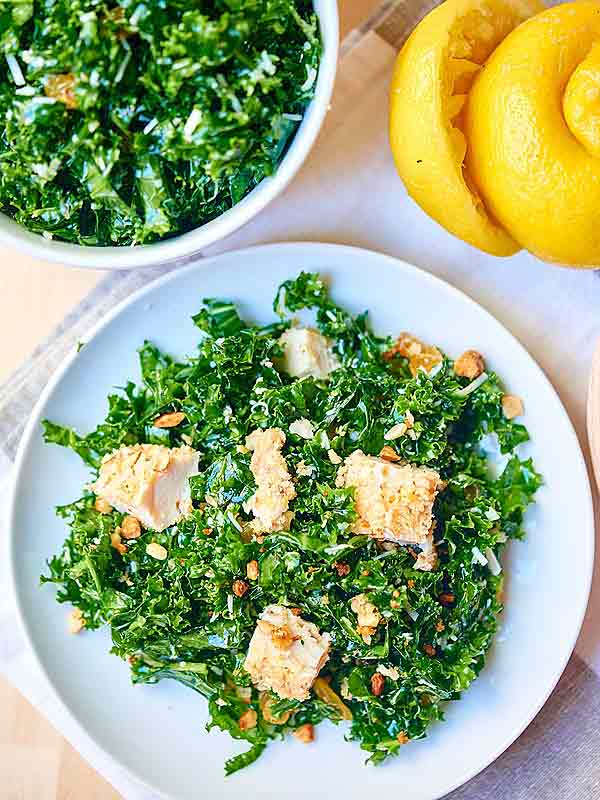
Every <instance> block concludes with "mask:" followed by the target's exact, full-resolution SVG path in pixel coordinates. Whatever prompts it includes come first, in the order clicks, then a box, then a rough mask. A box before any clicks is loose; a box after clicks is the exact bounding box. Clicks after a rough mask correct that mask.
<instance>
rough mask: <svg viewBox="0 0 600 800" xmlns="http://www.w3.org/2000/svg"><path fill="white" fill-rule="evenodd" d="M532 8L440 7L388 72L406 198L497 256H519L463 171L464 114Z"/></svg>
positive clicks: (484, 2) (479, 0) (489, 1)
mask: <svg viewBox="0 0 600 800" xmlns="http://www.w3.org/2000/svg"><path fill="white" fill-rule="evenodd" d="M541 9H543V5H542V4H541V3H540V2H538V0H446V2H444V3H443V4H442V5H441V6H438V7H437V8H435V9H434V10H433V11H431V12H430V13H429V14H428V16H427V17H425V19H424V20H422V22H420V23H419V25H418V26H417V27H416V28H415V30H414V31H413V33H412V34H411V36H410V38H409V39H408V41H407V42H406V44H405V45H404V47H403V48H402V50H401V52H400V54H399V56H398V59H397V62H396V67H395V70H394V75H393V79H392V89H391V105H390V142H391V147H392V152H393V154H394V160H395V162H396V167H397V169H398V172H399V174H400V177H401V178H402V180H403V181H404V184H405V186H406V189H407V191H408V193H409V194H410V195H411V197H412V198H413V199H414V200H415V201H416V202H417V203H418V204H419V205H420V206H421V207H422V208H423V209H424V210H425V211H426V212H427V213H428V214H429V215H430V216H431V217H433V218H434V219H435V220H437V222H439V223H440V225H443V226H444V228H446V229H447V230H449V231H450V232H451V233H453V234H455V235H456V236H459V237H460V238H461V239H464V240H465V241H467V242H469V243H470V244H472V245H475V247H479V248H480V249H481V250H485V251H486V252H488V253H491V254H493V255H496V256H509V255H512V254H513V253H515V252H516V251H517V250H519V249H520V247H519V245H518V244H517V243H516V242H515V241H514V240H513V239H512V237H511V236H510V235H509V234H508V233H507V232H506V231H505V230H504V229H503V228H502V227H501V226H500V225H499V224H497V223H496V221H495V220H494V219H493V217H492V216H491V215H490V213H489V212H488V210H487V209H486V207H485V205H484V203H483V201H482V199H481V197H480V196H479V194H478V193H477V191H476V189H475V188H474V185H473V182H472V181H471V180H470V179H469V175H468V172H467V170H466V168H465V154H466V150H467V140H466V139H465V135H464V133H463V109H464V106H465V103H466V99H467V95H468V92H469V90H470V87H471V84H472V83H473V80H474V79H475V77H476V75H477V74H478V72H479V71H480V69H481V67H482V66H483V64H484V63H485V61H486V59H487V58H488V56H489V55H490V54H491V53H492V52H493V51H494V49H495V48H496V47H497V46H498V44H499V43H500V42H501V41H502V40H503V39H504V38H505V37H506V36H507V35H508V34H509V33H510V31H512V30H513V29H514V28H515V27H516V26H517V25H519V24H520V23H521V22H523V21H524V20H525V19H527V18H528V17H530V16H532V15H533V14H535V13H537V12H538V11H540V10H541Z"/></svg>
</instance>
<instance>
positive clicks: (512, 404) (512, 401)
mask: <svg viewBox="0 0 600 800" xmlns="http://www.w3.org/2000/svg"><path fill="white" fill-rule="evenodd" d="M502 411H503V413H504V416H505V417H506V419H514V418H515V417H520V416H521V414H524V413H525V407H524V406H523V401H522V400H521V398H520V397H517V396H516V395H514V394H505V395H504V397H503V398H502Z"/></svg>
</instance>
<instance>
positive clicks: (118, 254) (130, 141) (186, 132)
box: [0, 0, 339, 269]
mask: <svg viewBox="0 0 600 800" xmlns="http://www.w3.org/2000/svg"><path fill="white" fill-rule="evenodd" d="M338 35H339V32H338V17H337V4H336V3H335V2H334V0H314V2H312V0H253V1H252V2H245V0H244V1H243V0H202V2H199V3H195V4H190V3H188V2H186V0H143V1H142V0H124V1H123V2H121V3H117V2H111V1H110V0H76V2H73V1H72V0H26V1H25V2H20V3H15V4H12V3H8V4H4V6H3V7H2V8H1V9H0V41H1V43H2V56H1V62H2V63H1V64H0V107H1V108H2V112H1V114H2V135H1V136H0V163H1V165H2V168H1V170H0V241H2V242H4V243H6V244H9V245H11V246H14V247H16V248H19V249H21V250H23V251H25V252H28V253H29V254H31V255H34V256H36V257H39V258H43V259H46V260H51V261H59V262H61V263H65V264H70V265H74V266H83V267H97V268H102V269H126V268H132V267H139V266H149V265H152V264H156V263H161V262H165V261H170V260H175V259H178V258H181V257H184V256H189V255H191V254H193V253H196V252H198V251H199V250H200V249H201V248H204V247H206V246H208V245H210V244H212V243H214V242H216V241H218V240H220V239H222V238H223V237H225V236H227V235H228V234H230V233H231V232H233V231H234V230H236V229H237V228H238V227H240V226H241V225H243V224H244V223H246V222H247V221H248V220H250V219H251V218H252V217H253V216H254V215H256V214H257V213H258V212H259V211H261V210H262V209H263V208H264V207H265V206H266V205H267V204H268V203H269V202H270V201H271V200H273V198H274V197H275V196H276V195H277V194H279V192H281V191H282V189H283V188H284V187H285V186H286V185H287V183H288V182H289V181H290V180H291V179H292V177H293V175H294V174H295V173H296V171H297V170H298V169H299V168H300V166H301V164H302V163H303V161H304V159H305V158H306V156H307V155H308V152H309V150H310V148H311V147H312V145H313V143H314V141H315V139H316V137H317V134H318V132H319V130H320V127H321V124H322V122H323V120H324V117H325V115H326V113H327V109H328V106H329V102H330V98H331V93H332V89H333V82H334V78H335V72H336V66H337V52H338Z"/></svg>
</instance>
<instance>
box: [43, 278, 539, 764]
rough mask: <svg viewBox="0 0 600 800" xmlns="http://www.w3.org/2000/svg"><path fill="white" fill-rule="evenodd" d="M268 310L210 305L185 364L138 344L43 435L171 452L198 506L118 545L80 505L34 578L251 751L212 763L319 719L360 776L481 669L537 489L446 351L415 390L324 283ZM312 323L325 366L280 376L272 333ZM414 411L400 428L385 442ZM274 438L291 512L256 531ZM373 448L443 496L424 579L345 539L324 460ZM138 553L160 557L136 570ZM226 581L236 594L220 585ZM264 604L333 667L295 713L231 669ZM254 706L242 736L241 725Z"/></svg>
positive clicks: (139, 675)
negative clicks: (345, 746) (288, 616)
mask: <svg viewBox="0 0 600 800" xmlns="http://www.w3.org/2000/svg"><path fill="white" fill-rule="evenodd" d="M274 308H275V310H276V311H277V313H278V315H279V321H276V322H273V323H271V324H269V325H266V326H257V325H254V324H251V323H249V322H246V321H244V320H243V319H242V318H241V317H240V315H239V313H238V311H237V310H236V308H235V306H234V305H232V304H231V303H230V302H228V301H227V300H223V299H214V298H213V299H206V300H205V301H204V305H203V307H202V309H201V310H200V312H199V313H198V314H197V315H196V316H195V317H194V321H195V323H196V325H197V327H198V329H199V331H198V333H199V344H198V349H197V352H196V353H195V354H194V355H193V356H192V357H191V358H188V359H186V360H184V361H181V362H180V361H177V360H174V359H172V358H171V357H170V356H168V355H166V354H163V353H161V352H160V351H159V350H158V349H157V348H156V347H155V346H154V345H152V344H151V343H148V342H146V343H145V344H144V345H143V346H142V347H141V349H140V369H141V383H140V384H139V385H135V384H134V383H132V382H130V383H128V384H127V385H126V386H125V387H124V389H123V390H121V391H119V392H117V393H115V394H113V395H111V396H110V397H109V401H108V413H107V416H106V419H105V420H104V421H103V422H101V423H100V424H99V425H98V427H97V428H96V429H95V430H94V431H92V432H91V433H89V434H87V435H80V434H77V433H75V432H74V431H73V430H71V429H70V428H68V427H63V426H61V425H58V424H56V423H52V422H48V421H46V422H45V423H44V435H45V438H46V441H48V442H52V443H55V444H59V445H62V446H65V447H70V448H72V449H73V450H74V451H75V452H76V453H78V454H79V455H80V456H81V457H82V458H83V460H84V461H85V462H86V463H87V464H88V465H89V466H90V467H91V468H92V470H93V471H94V472H97V470H98V469H99V465H100V462H101V459H102V458H103V456H105V455H107V454H109V453H112V452H113V451H114V450H115V449H117V448H119V447H121V446H123V445H127V444H133V443H151V444H152V443H153V444H165V445H167V446H170V447H177V446H180V445H182V444H184V443H185V444H188V445H191V446H192V447H193V448H194V449H195V450H197V451H198V453H199V457H200V461H199V474H198V475H197V476H195V477H193V478H192V479H191V489H192V497H193V510H192V512H191V513H190V514H189V515H188V516H187V517H186V518H185V519H184V520H183V521H181V522H179V523H178V524H177V525H175V526H173V527H171V528H168V529H167V530H165V531H163V532H160V533H159V532H157V531H154V530H148V529H143V530H142V532H141V536H140V537H139V538H137V539H132V540H128V541H127V543H126V547H125V548H120V549H119V548H115V547H114V546H113V539H112V536H113V534H114V531H115V529H116V528H117V527H118V526H119V525H120V524H121V523H122V520H123V514H121V513H119V512H118V511H115V510H111V511H109V512H108V513H106V511H107V510H106V509H103V510H104V513H101V511H99V510H97V509H96V504H95V497H94V495H93V494H92V493H91V492H90V491H87V490H86V491H84V494H83V496H82V497H81V498H80V499H78V500H76V501H75V502H74V503H72V504H70V505H67V506H65V507H61V508H59V509H58V513H59V514H60V516H61V517H63V518H64V520H65V522H66V524H67V525H68V527H69V534H68V536H67V539H66V541H65V543H64V546H63V549H62V552H61V553H60V554H59V555H57V556H54V557H53V558H52V559H50V560H49V562H48V570H47V572H46V574H45V575H44V576H43V577H42V582H43V583H48V582H50V583H53V584H56V586H57V599H58V601H59V602H68V603H71V604H73V605H74V606H75V607H76V608H77V609H79V610H80V612H81V615H82V620H83V623H84V625H85V628H86V629H87V630H93V629H95V628H98V627H100V626H102V625H108V626H109V627H110V630H111V633H112V652H113V653H114V654H115V655H117V656H119V657H121V658H123V659H125V660H127V661H128V663H129V665H130V669H131V675H132V680H133V682H134V683H156V682H158V681H160V680H163V679H165V678H170V679H172V680H177V681H179V682H181V683H183V684H184V685H186V686H188V687H189V688H191V689H194V690H195V691H196V692H198V693H200V694H202V695H203V696H204V697H205V698H207V700H208V703H209V711H210V722H209V728H210V727H215V726H216V727H218V728H220V729H221V730H224V731H228V732H229V733H230V734H231V736H232V737H234V738H237V739H243V740H246V741H247V742H248V743H249V745H250V749H249V750H248V751H247V752H246V753H244V754H242V755H239V756H236V757H235V758H232V759H231V760H230V761H228V762H227V765H226V772H227V774H230V773H232V772H235V771H236V770H238V769H240V768H242V767H245V766H247V765H248V764H250V763H251V762H253V761H254V760H255V759H256V758H258V757H259V756H260V754H261V753H262V752H263V750H264V748H265V746H266V744H267V743H268V741H269V740H271V739H274V738H278V737H283V736H285V735H286V734H287V733H289V732H292V731H295V730H298V729H299V728H302V727H303V726H305V725H316V724H317V723H319V722H320V721H321V720H323V719H330V720H332V721H334V722H336V723H343V724H344V725H346V727H347V737H348V738H350V739H353V740H356V741H358V742H359V743H360V745H361V747H362V748H363V749H364V750H366V751H368V753H369V754H370V756H369V760H370V761H371V762H373V763H379V762H381V761H383V760H384V759H386V758H387V757H388V756H391V755H395V754H397V753H398V752H399V751H400V750H401V748H402V746H403V745H405V744H406V743H407V742H410V741H411V740H415V739H420V738H422V737H424V736H425V735H426V733H427V730H428V729H429V726H430V725H431V724H432V723H433V722H434V721H437V720H441V719H443V715H444V709H445V707H446V705H447V703H448V701H452V700H457V699H459V697H460V695H461V693H462V692H463V691H464V690H465V689H467V688H468V686H469V685H470V683H471V682H472V681H473V680H474V679H475V678H476V676H477V675H478V674H479V672H480V670H481V669H482V667H483V665H484V663H485V659H486V654H487V652H488V650H489V647H490V645H491V643H492V640H493V637H494V634H495V632H496V630H497V627H498V615H499V614H500V612H501V611H502V585H503V575H502V573H501V570H500V566H499V559H500V558H501V555H502V551H503V549H504V547H505V545H506V543H507V542H508V541H509V540H511V539H520V538H521V537H523V536H524V533H525V527H526V526H525V514H526V510H527V508H528V506H529V504H530V503H531V502H532V499H533V497H534V495H535V493H536V491H537V489H538V487H539V486H540V484H541V477H540V475H539V474H538V473H537V472H536V471H535V467H534V465H533V462H532V460H531V459H530V458H527V459H523V458H522V457H521V456H520V455H519V453H518V446H519V445H520V444H522V443H523V442H524V441H526V439H527V432H526V430H525V428H524V427H523V426H522V425H521V424H518V423H516V422H514V421H513V420H508V419H506V418H505V416H504V414H503V413H502V397H503V391H502V386H501V383H500V380H499V378H498V377H497V376H496V375H495V374H493V373H491V372H489V373H487V378H485V379H484V380H483V382H479V384H478V385H477V386H476V387H475V388H474V389H472V387H469V380H468V379H467V378H462V377H459V376H458V375H457V374H455V372H454V369H453V361H452V360H451V359H449V358H447V357H445V356H442V357H441V361H440V363H439V364H438V365H437V366H436V367H435V368H434V369H432V370H430V371H429V372H426V371H424V370H417V371H416V373H415V374H414V375H413V374H412V373H411V371H410V369H409V365H408V361H407V359H406V358H404V357H402V356H398V357H395V358H390V357H389V355H388V351H389V349H390V347H391V344H392V342H391V340H390V339H389V338H387V337H379V336H377V335H376V334H375V333H374V332H373V331H372V330H371V329H370V327H369V325H368V320H367V316H366V314H360V315H358V316H352V315H351V314H349V313H348V312H346V311H345V310H344V309H342V308H340V307H339V306H337V305H336V304H335V303H334V302H333V300H332V299H331V297H330V294H329V291H328V289H327V287H326V285H325V284H324V282H323V281H322V279H321V278H320V277H319V275H317V274H309V273H300V275H298V276H297V277H296V278H295V279H293V280H289V281H286V282H285V283H284V284H283V285H282V286H281V287H280V289H279V291H278V292H277V296H276V298H275V303H274ZM306 308H308V309H312V310H313V311H314V312H315V314H316V325H317V327H318V329H319V330H320V331H321V333H322V334H324V335H325V336H327V337H330V339H331V343H332V347H333V349H334V350H335V353H336V355H337V357H338V360H339V367H338V368H337V369H335V370H334V371H333V372H332V373H331V374H330V375H329V376H328V379H327V380H322V379H315V378H312V377H307V378H301V379H294V378H291V377H290V376H289V375H288V374H287V373H286V372H285V371H284V370H283V369H282V368H281V365H282V361H281V358H282V347H281V345H280V344H279V341H278V340H279V337H280V336H281V334H282V333H283V332H284V331H285V330H286V329H287V328H288V327H289V326H290V319H289V318H290V315H291V314H294V313H296V312H297V311H300V310H301V309H306ZM467 387H469V390H468V391H464V390H465V388H467ZM471 389H472V390H471ZM175 411H182V412H183V413H184V414H185V418H184V419H183V421H182V422H181V424H180V425H177V426H176V427H173V428H168V429H159V428H156V427H154V426H153V421H154V420H155V419H156V418H157V416H159V415H161V414H164V413H167V412H175ZM408 413H410V415H412V419H413V424H412V428H411V431H412V433H411V435H410V436H409V435H404V436H401V437H399V438H397V439H395V440H393V441H388V440H386V438H385V434H386V432H387V431H389V430H390V429H391V428H392V427H393V426H395V425H398V424H399V423H400V422H401V421H402V420H404V419H406V418H407V416H406V415H407V414H408ZM299 418H305V419H307V420H309V421H310V423H311V425H312V427H313V430H314V436H313V437H312V438H309V439H306V438H303V437H302V436H300V435H298V434H297V433H294V432H292V431H290V425H291V423H292V422H294V421H297V420H298V419H299ZM271 427H279V428H281V429H282V430H283V431H284V432H285V433H286V437H287V439H286V443H285V447H284V451H283V453H284V456H285V459H286V462H287V464H288V465H290V466H291V467H293V469H294V471H295V480H294V485H295V491H296V497H295V499H294V500H293V501H292V509H293V511H294V517H293V521H292V524H291V527H290V530H289V531H279V532H275V533H271V534H269V535H265V536H256V535H253V534H252V532H251V530H250V527H249V525H250V521H251V515H250V514H248V513H247V512H246V511H245V510H244V504H245V503H246V501H247V500H249V498H250V497H251V496H252V494H253V493H254V491H255V488H256V486H255V482H254V477H253V474H252V472H251V470H250V453H249V452H248V449H247V448H246V446H245V443H246V437H247V436H248V435H249V434H250V433H251V432H252V431H254V430H255V429H257V428H271ZM490 442H491V443H493V444H495V447H496V451H497V452H496V454H495V456H494V457H493V458H492V454H491V453H490ZM384 446H387V447H388V448H389V447H392V449H393V450H394V451H395V454H396V456H395V457H397V458H399V459H402V460H403V461H405V462H408V463H410V464H413V465H418V466H426V467H430V468H432V469H435V470H437V472H438V473H439V475H440V477H441V479H442V480H443V482H444V488H443V490H442V491H440V493H439V494H438V496H437V499H436V501H435V505H434V518H435V525H436V527H435V540H436V546H437V554H438V564H437V566H436V567H435V568H434V569H433V570H431V571H423V570H420V569H416V568H415V557H416V555H417V554H416V552H415V548H411V547H407V546H390V547H389V548H387V549H386V548H384V547H382V543H381V541H379V540H377V539H374V538H372V537H370V536H368V535H366V534H364V533H362V534H361V533H356V532H355V522H356V519H357V512H356V508H355V498H354V490H353V489H351V488H343V487H339V486H337V485H336V476H337V473H338V469H339V465H338V463H333V461H337V460H338V459H332V458H331V452H332V451H333V452H334V453H335V454H337V455H338V456H339V459H344V458H346V457H347V456H349V455H350V454H351V453H352V452H354V451H355V450H357V449H361V450H362V451H363V452H364V453H367V454H371V455H377V454H379V452H380V451H381V450H382V448H383V447H384ZM498 459H500V461H501V463H500V467H499V466H498V463H497V461H498ZM301 462H302V464H303V465H304V468H303V469H302V470H300V469H299V468H298V467H299V465H300V463H301ZM209 501H210V502H209ZM150 544H155V545H156V544H159V545H161V546H162V547H163V548H165V550H166V553H167V557H166V558H165V559H164V560H157V559H156V558H153V557H151V555H149V554H148V552H147V547H148V545H150ZM250 562H256V564H257V573H258V574H257V576H256V577H255V578H253V579H250V578H249V577H247V570H248V564H249V563H250ZM240 581H243V582H244V583H245V591H244V592H243V593H241V596H240V594H239V593H236V592H235V591H234V586H235V583H236V582H240ZM358 594H364V595H365V596H366V598H367V599H368V600H369V601H370V602H371V603H373V604H374V605H375V606H376V607H377V609H379V610H380V612H381V618H382V619H381V623H380V624H379V625H378V626H377V627H376V630H375V631H374V633H373V634H372V636H369V637H367V638H365V637H364V636H363V635H362V634H361V633H360V632H359V631H358V630H357V620H356V616H355V614H354V612H353V611H352V609H351V600H352V598H353V597H355V596H356V595H358ZM270 604H281V605H285V606H288V607H292V608H293V607H297V608H300V609H301V612H302V617H303V618H304V619H306V620H309V621H311V622H314V623H315V624H316V625H317V627H318V629H319V630H320V631H327V632H329V634H330V635H331V641H332V643H331V651H330V657H329V660H328V662H327V663H326V665H325V667H324V669H323V671H322V674H321V675H320V676H319V678H318V679H317V681H316V682H315V684H314V686H313V691H312V693H311V695H310V697H309V699H308V700H306V701H303V702H299V701H289V700H282V699H281V698H278V697H277V696H276V695H274V694H272V693H264V692H258V691H257V690H256V688H254V687H253V686H252V683H251V681H250V676H249V675H248V674H247V673H246V671H245V670H244V666H243V664H244V659H245V656H246V652H247V650H248V645H249V642H250V638H251V636H252V634H253V632H254V629H255V627H256V621H257V618H258V616H259V614H260V613H261V612H262V610H263V609H264V608H265V607H266V606H268V605H270ZM376 676H379V677H376ZM377 684H379V686H380V687H382V690H381V691H374V686H376V685H377ZM248 713H249V714H250V717H251V719H252V721H253V722H254V724H253V725H249V726H246V725H243V724H242V722H241V721H242V719H244V718H246V719H247V718H248V717H247V716H246V717H244V715H247V714H248ZM273 719H276V720H277V721H276V722H273ZM282 720H283V721H282Z"/></svg>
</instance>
